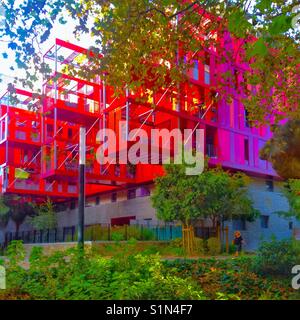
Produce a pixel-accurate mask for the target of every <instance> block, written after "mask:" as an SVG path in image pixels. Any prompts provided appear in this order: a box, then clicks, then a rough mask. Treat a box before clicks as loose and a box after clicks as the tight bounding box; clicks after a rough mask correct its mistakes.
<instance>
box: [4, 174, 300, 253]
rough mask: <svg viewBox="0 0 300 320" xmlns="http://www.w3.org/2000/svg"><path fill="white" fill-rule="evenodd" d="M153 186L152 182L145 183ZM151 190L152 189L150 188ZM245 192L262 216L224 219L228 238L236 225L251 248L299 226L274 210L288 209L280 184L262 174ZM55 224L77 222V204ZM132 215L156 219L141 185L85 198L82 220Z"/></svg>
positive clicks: (140, 219)
mask: <svg viewBox="0 0 300 320" xmlns="http://www.w3.org/2000/svg"><path fill="white" fill-rule="evenodd" d="M148 188H149V189H150V191H151V190H153V186H150V187H148ZM151 192H152V191H151ZM249 196H250V197H251V199H252V200H253V203H254V206H255V208H256V209H258V210H259V211H260V212H261V215H262V217H260V218H258V219H257V220H256V221H255V222H246V223H245V224H243V225H241V224H239V223H238V221H233V222H232V221H228V222H226V225H228V227H229V237H230V241H231V240H232V238H233V234H234V231H235V230H237V229H239V230H240V231H241V233H242V236H243V238H244V239H245V242H246V243H245V249H246V250H255V249H256V248H257V247H258V245H259V243H260V241H261V240H263V239H265V240H267V239H270V238H271V237H272V236H276V238H277V239H283V238H290V237H292V233H293V228H300V221H297V220H296V219H295V218H288V219H287V218H283V217H281V216H279V215H278V214H277V213H276V212H278V211H288V209H289V204H288V201H287V199H286V198H285V197H284V195H283V194H282V192H281V184H280V183H279V182H274V183H273V188H272V189H271V190H270V188H269V189H268V186H267V184H266V180H265V179H262V178H252V182H251V184H250V186H249ZM57 216H58V225H59V227H61V228H62V227H71V226H75V225H76V224H77V208H74V209H72V210H71V209H67V210H66V211H63V212H59V213H58V214H57ZM127 216H134V217H136V220H137V221H138V222H139V223H145V222H146V221H147V222H151V223H153V224H157V223H159V221H158V220H157V218H156V213H155V209H154V208H153V207H152V206H151V200H150V197H149V196H142V192H141V188H138V189H136V197H135V198H133V199H130V200H128V198H127V190H124V191H119V192H118V194H117V199H116V202H112V196H111V194H105V195H101V197H100V203H99V204H97V205H96V198H91V199H88V200H87V207H86V211H85V224H86V225H91V224H98V223H111V219H112V218H120V217H127ZM30 229H31V227H30V226H29V225H28V224H26V223H23V224H22V225H21V227H20V231H27V230H30ZM7 230H9V231H14V230H15V225H14V223H13V222H12V221H10V222H9V224H8V226H7ZM0 236H1V234H0Z"/></svg>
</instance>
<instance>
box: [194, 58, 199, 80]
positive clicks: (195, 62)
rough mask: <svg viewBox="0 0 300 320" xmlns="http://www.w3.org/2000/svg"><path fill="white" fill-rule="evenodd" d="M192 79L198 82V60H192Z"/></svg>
mask: <svg viewBox="0 0 300 320" xmlns="http://www.w3.org/2000/svg"><path fill="white" fill-rule="evenodd" d="M193 78H194V79H195V80H199V62H198V60H194V68H193Z"/></svg>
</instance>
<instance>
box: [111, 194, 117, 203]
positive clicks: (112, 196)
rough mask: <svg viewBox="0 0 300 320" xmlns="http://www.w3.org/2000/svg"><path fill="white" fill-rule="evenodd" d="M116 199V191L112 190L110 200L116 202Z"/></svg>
mask: <svg viewBox="0 0 300 320" xmlns="http://www.w3.org/2000/svg"><path fill="white" fill-rule="evenodd" d="M116 201H117V193H116V192H113V193H112V194H111V202H116Z"/></svg>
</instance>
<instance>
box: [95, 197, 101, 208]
mask: <svg viewBox="0 0 300 320" xmlns="http://www.w3.org/2000/svg"><path fill="white" fill-rule="evenodd" d="M95 203H96V206H97V205H98V204H100V197H99V196H98V197H96V201H95Z"/></svg>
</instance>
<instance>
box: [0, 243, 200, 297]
mask: <svg viewBox="0 0 300 320" xmlns="http://www.w3.org/2000/svg"><path fill="white" fill-rule="evenodd" d="M129 249H130V248H129ZM8 252H9V254H10V262H9V263H8V265H7V266H6V267H7V290H5V291H4V293H3V294H4V297H3V295H2V296H1V298H3V299H5V298H11V297H23V298H24V297H26V298H28V299H46V300H53V299H55V300H57V299H58V300H65V299H69V300H78V299H80V300H91V299H101V300H112V299H204V298H205V296H204V295H203V293H202V291H201V290H199V288H198V287H197V285H196V282H195V281H194V280H192V279H191V278H190V277H179V276H177V275H175V274H174V273H173V272H172V271H171V270H168V269H167V268H165V267H164V265H163V263H162V261H161V259H160V257H159V256H158V255H144V254H136V255H124V254H120V255H118V256H115V257H113V258H111V259H106V258H103V257H100V256H99V255H95V254H94V253H93V251H92V250H88V249H86V250H85V252H84V253H83V252H82V251H78V250H77V249H69V250H66V251H65V252H61V251H60V252H55V253H53V254H52V255H49V256H46V255H44V254H43V252H42V249H41V248H34V249H33V250H32V253H31V256H30V265H29V268H27V269H24V268H22V267H21V266H20V264H19V263H20V261H22V259H24V255H23V250H22V245H21V244H20V243H19V242H15V243H13V246H10V247H9V248H8Z"/></svg>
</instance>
